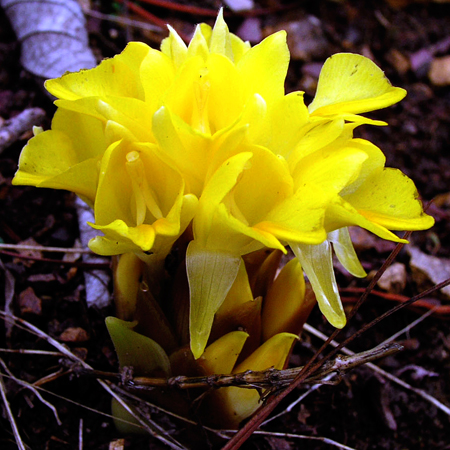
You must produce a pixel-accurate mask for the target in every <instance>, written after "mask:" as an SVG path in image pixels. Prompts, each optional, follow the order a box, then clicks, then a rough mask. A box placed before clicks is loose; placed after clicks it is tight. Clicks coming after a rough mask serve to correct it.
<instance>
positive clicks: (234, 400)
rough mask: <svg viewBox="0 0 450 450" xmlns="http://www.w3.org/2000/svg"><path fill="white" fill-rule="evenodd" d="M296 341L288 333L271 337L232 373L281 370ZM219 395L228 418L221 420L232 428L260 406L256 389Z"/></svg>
mask: <svg viewBox="0 0 450 450" xmlns="http://www.w3.org/2000/svg"><path fill="white" fill-rule="evenodd" d="M296 339H298V338H297V336H295V335H294V334H290V333H281V334H277V335H275V336H273V337H272V338H270V339H269V340H268V341H266V342H265V343H264V344H263V345H261V347H259V348H258V349H257V350H255V351H254V352H253V353H252V354H251V355H250V356H249V357H248V358H247V359H245V360H244V361H243V362H242V363H241V364H239V365H238V366H237V367H236V368H235V369H234V371H233V372H234V373H241V372H245V371H246V370H265V369H268V368H270V367H274V368H275V369H282V368H283V367H284V365H285V364H286V359H287V358H288V356H289V354H290V350H291V347H292V344H293V342H294V341H295V340H296ZM219 394H221V397H222V402H223V409H224V411H225V414H227V416H228V417H223V420H224V421H225V423H227V425H228V426H230V427H232V428H235V427H237V426H238V425H239V423H240V422H241V421H242V420H244V419H246V418H247V417H249V416H250V415H251V414H253V413H254V412H255V411H256V410H257V409H258V407H259V406H261V403H260V394H259V393H258V391H256V389H242V388H238V387H229V388H223V389H221V390H220V391H219Z"/></svg>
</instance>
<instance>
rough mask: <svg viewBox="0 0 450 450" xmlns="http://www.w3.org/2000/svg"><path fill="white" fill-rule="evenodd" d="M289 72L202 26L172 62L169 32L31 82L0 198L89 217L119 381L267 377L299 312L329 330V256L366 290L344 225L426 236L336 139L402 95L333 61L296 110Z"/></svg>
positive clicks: (425, 222)
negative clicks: (57, 203)
mask: <svg viewBox="0 0 450 450" xmlns="http://www.w3.org/2000/svg"><path fill="white" fill-rule="evenodd" d="M288 63H289V51H288V48H287V45H286V33H285V32H283V31H281V32H278V33H275V34H273V35H271V36H269V37H268V38H266V39H265V40H263V41H262V42H261V43H260V44H259V45H256V46H254V47H250V45H249V44H248V43H247V42H243V41H242V40H241V39H239V38H238V37H237V36H235V35H234V34H231V33H230V32H229V31H228V28H227V25H226V23H225V22H224V19H223V16H222V12H219V15H218V18H217V21H216V24H215V26H214V28H211V27H209V26H208V25H206V24H200V25H198V26H197V28H196V31H195V34H194V36H193V37H192V40H191V42H190V43H189V45H188V46H186V45H185V44H184V42H183V41H182V40H181V39H180V37H179V36H178V34H177V33H176V32H175V30H173V29H170V36H169V37H168V38H166V39H165V40H164V41H163V42H162V45H161V51H157V50H154V49H152V48H150V47H148V46H147V45H145V44H142V43H138V42H131V43H129V44H128V46H127V47H126V48H125V50H124V51H123V52H122V53H121V54H120V55H117V56H115V57H114V58H111V59H108V60H105V61H103V62H102V63H101V64H100V65H99V66H98V67H97V68H95V69H91V70H84V71H80V72H77V73H68V74H65V75H64V76H62V77H61V78H58V79H53V80H48V81H47V82H46V88H47V90H48V91H49V92H50V93H52V94H53V95H54V96H55V97H57V100H56V102H55V103H56V105H57V107H58V109H57V111H56V114H55V116H54V119H53V122H52V128H51V130H49V131H42V129H35V137H34V138H32V139H31V140H30V142H29V143H28V144H27V146H26V147H25V148H24V150H23V152H22V154H21V157H20V161H19V169H18V171H17V173H16V176H15V178H14V181H13V182H14V184H16V185H34V186H38V187H47V188H55V189H67V190H69V191H72V192H74V193H75V194H77V195H78V196H79V197H80V198H82V199H83V200H84V201H86V202H87V203H88V204H89V205H90V206H92V208H93V209H94V212H95V223H92V224H90V225H91V226H92V227H93V228H95V229H96V230H98V231H99V235H98V236H97V237H96V238H94V239H93V240H91V242H90V244H89V246H90V248H91V249H92V250H93V251H94V252H96V253H99V254H101V255H115V268H114V292H115V302H116V312H117V314H116V315H117V317H109V318H107V319H106V323H107V327H108V330H109V333H110V335H111V338H112V340H113V342H114V346H115V348H116V351H117V354H118V358H119V362H120V365H121V366H122V367H125V366H131V367H132V368H133V371H134V374H136V375H149V376H155V375H157V376H164V377H169V376H173V375H179V374H182V375H198V374H201V375H208V374H213V373H233V372H234V373H237V372H243V371H246V370H249V369H250V370H264V369H267V368H270V367H275V368H278V369H281V368H284V367H285V366H286V364H287V360H288V357H289V354H290V351H291V347H292V344H293V342H294V341H295V340H296V339H297V336H298V334H299V333H300V331H301V329H302V326H303V324H304V322H305V321H306V319H307V317H308V315H309V313H310V311H311V309H312V308H313V306H314V304H315V303H316V299H317V303H318V305H319V308H320V310H321V311H322V313H323V314H324V316H325V317H326V318H327V319H328V321H329V322H330V323H331V324H332V325H333V326H335V327H338V328H342V327H343V326H344V325H345V323H346V317H345V313H344V310H343V308H342V304H341V301H340V298H339V293H338V289H337V284H336V280H335V276H334V272H333V264H332V256H333V252H334V253H335V254H336V256H337V258H338V259H339V261H340V262H341V263H342V265H343V266H344V267H345V268H346V269H347V270H348V271H349V272H350V273H351V274H353V275H354V276H357V277H363V276H365V272H364V270H363V268H362V266H361V264H360V262H359V260H358V258H357V256H356V253H355V251H354V248H353V245H352V242H351V240H350V235H349V232H348V226H352V225H356V226H360V227H363V228H365V229H367V230H369V231H371V232H372V233H374V234H376V235H377V236H379V237H381V238H383V239H388V240H391V241H395V242H404V241H403V240H402V239H400V238H398V237H397V236H396V235H395V234H394V233H393V232H392V230H421V229H426V228H429V227H430V226H432V224H433V219H432V218H431V217H430V216H428V215H427V214H425V213H424V211H423V209H422V205H421V202H420V200H419V199H418V194H417V191H416V188H415V186H414V183H413V182H412V181H411V180H410V179H409V178H408V177H406V176H405V175H404V174H403V173H402V172H401V171H399V170H397V169H392V168H386V167H385V157H384V155H383V153H382V152H381V150H380V149H379V148H378V147H376V146H375V145H374V144H372V143H370V142H368V141H367V140H364V139H356V138H354V137H353V130H354V129H355V128H356V127H357V126H359V125H362V124H370V125H386V124H385V123H384V122H380V121H376V120H371V119H368V118H366V117H364V116H361V115H360V114H361V113H365V112H368V111H373V110H376V109H380V108H385V107H387V106H390V105H392V104H394V103H396V102H398V101H400V100H401V99H402V98H403V97H404V96H405V94H406V93H405V91H404V90H403V89H400V88H397V87H393V86H392V85H391V84H390V83H389V81H388V80H387V79H386V77H385V76H384V74H383V72H382V71H381V70H380V69H379V68H378V67H377V66H376V65H375V64H374V63H373V62H371V61H370V60H369V59H367V58H365V57H363V56H359V55H355V54H337V55H334V56H332V57H330V58H329V59H328V60H327V61H326V62H325V64H324V66H323V69H322V71H321V74H320V77H319V81H318V87H317V93H316V96H315V98H314V100H313V101H312V103H311V104H310V105H309V106H308V107H307V106H306V105H305V103H304V99H303V92H292V93H290V94H288V95H286V94H285V90H284V81H285V77H286V73H287V68H288ZM288 248H290V250H291V251H292V253H293V255H294V258H289V257H288V256H284V255H289V254H288ZM286 261H288V262H287V263H285V262H286ZM284 263H285V264H284ZM280 267H281V269H280ZM303 273H305V274H306V276H307V278H308V280H309V282H308V284H307V285H306V286H305V280H304V275H303ZM155 395H157V394H155ZM160 397H161V398H160V401H161V402H163V403H165V404H169V407H170V404H171V403H172V407H174V408H178V409H179V410H182V409H183V408H184V406H183V404H182V403H181V402H179V400H178V399H177V398H176V397H174V398H170V395H163V396H160ZM259 398H260V395H259V393H258V392H257V391H256V390H252V389H245V390H242V389H239V388H238V387H226V388H222V389H219V390H216V391H214V392H213V393H210V394H209V395H207V396H205V399H204V401H203V402H202V405H201V410H202V413H203V415H204V417H206V418H207V421H208V422H210V423H214V424H216V425H219V426H226V427H237V426H238V425H239V423H240V421H242V420H243V419H244V418H246V417H248V416H249V415H250V414H252V413H253V412H254V411H255V410H256V409H257V407H258V406H259ZM174 405H175V406H174ZM186 408H188V405H186ZM114 409H115V413H116V414H117V415H120V414H121V412H120V410H119V409H120V408H119V407H118V406H117V405H115V406H114Z"/></svg>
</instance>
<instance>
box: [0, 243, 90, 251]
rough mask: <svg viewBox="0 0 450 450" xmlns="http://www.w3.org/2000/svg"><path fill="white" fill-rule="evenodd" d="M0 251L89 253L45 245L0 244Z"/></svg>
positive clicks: (83, 249)
mask: <svg viewBox="0 0 450 450" xmlns="http://www.w3.org/2000/svg"><path fill="white" fill-rule="evenodd" d="M0 249H7V250H17V251H21V250H22V251H30V252H51V253H75V254H78V253H80V254H81V253H90V254H93V252H92V250H89V249H88V248H73V247H71V248H64V247H46V246H45V245H25V244H3V243H1V244H0Z"/></svg>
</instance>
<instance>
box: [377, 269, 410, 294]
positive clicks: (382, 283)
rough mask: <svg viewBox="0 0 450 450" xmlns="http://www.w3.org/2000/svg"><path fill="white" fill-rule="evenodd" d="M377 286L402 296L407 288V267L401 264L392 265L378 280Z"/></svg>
mask: <svg viewBox="0 0 450 450" xmlns="http://www.w3.org/2000/svg"><path fill="white" fill-rule="evenodd" d="M377 285H378V286H379V287H380V288H381V289H383V290H385V291H388V292H392V293H394V294H400V292H402V291H403V290H404V289H405V286H406V268H405V265H404V264H402V263H399V262H395V263H393V264H391V265H390V266H389V267H388V268H387V269H386V271H385V272H384V273H383V275H382V277H381V278H380V279H379V280H378V282H377Z"/></svg>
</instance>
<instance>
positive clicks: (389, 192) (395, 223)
mask: <svg viewBox="0 0 450 450" xmlns="http://www.w3.org/2000/svg"><path fill="white" fill-rule="evenodd" d="M418 196H419V194H418V192H417V190H416V187H415V186H414V183H413V181H412V180H411V179H410V178H408V177H407V176H406V175H405V174H404V173H402V172H401V171H400V170H398V169H391V168H386V169H384V170H383V171H382V172H381V173H379V174H376V176H372V177H370V178H369V179H367V181H366V182H365V183H364V184H362V185H361V187H360V188H359V189H358V190H356V191H355V192H354V193H352V194H350V195H345V196H344V199H345V200H346V201H347V202H349V203H350V204H351V205H352V206H353V207H354V208H355V209H357V210H358V212H359V213H360V214H361V215H363V216H364V217H366V218H367V219H369V220H370V221H371V222H374V223H376V224H378V225H381V226H383V227H386V228H388V229H390V230H425V229H427V228H430V227H431V226H433V224H434V219H433V218H432V217H431V216H429V215H427V214H425V213H424V211H423V208H422V203H421V202H420V200H419V199H418Z"/></svg>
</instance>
